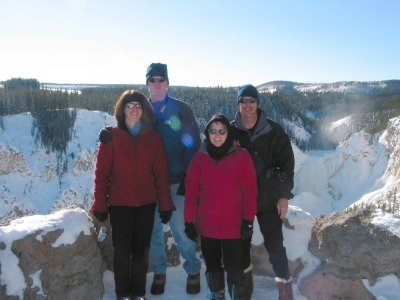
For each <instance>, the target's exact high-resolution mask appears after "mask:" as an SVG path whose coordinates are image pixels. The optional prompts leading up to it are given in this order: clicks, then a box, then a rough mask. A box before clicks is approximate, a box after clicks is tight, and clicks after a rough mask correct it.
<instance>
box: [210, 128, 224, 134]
mask: <svg viewBox="0 0 400 300" xmlns="http://www.w3.org/2000/svg"><path fill="white" fill-rule="evenodd" d="M217 132H218V133H219V134H220V135H225V134H226V130H225V129H218V130H217V129H215V128H211V129H208V133H209V134H216V133H217Z"/></svg>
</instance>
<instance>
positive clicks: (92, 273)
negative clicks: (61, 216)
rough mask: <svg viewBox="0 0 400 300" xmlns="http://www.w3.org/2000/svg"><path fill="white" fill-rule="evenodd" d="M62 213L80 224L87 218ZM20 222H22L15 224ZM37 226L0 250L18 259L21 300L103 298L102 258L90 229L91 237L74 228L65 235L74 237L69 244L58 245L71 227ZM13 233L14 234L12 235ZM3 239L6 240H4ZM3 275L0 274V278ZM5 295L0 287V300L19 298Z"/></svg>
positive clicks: (45, 224) (76, 213) (72, 212)
mask: <svg viewBox="0 0 400 300" xmlns="http://www.w3.org/2000/svg"><path fill="white" fill-rule="evenodd" d="M65 211H67V212H69V215H68V217H69V218H73V217H74V216H75V215H77V216H79V217H80V219H79V220H82V219H84V218H85V216H86V214H85V213H84V212H83V211H82V210H76V209H75V210H71V211H69V210H65ZM52 220H53V219H52ZM23 222H24V221H23V220H21V221H19V223H17V224H22V223H23ZM39 224H40V225H38V226H37V228H38V229H37V228H34V229H33V230H32V231H30V232H28V234H26V235H24V236H23V237H22V236H21V237H20V238H17V239H15V240H14V241H10V244H9V245H6V246H7V247H8V248H5V247H1V249H0V251H10V253H12V254H14V255H15V258H16V259H17V264H18V265H17V266H16V267H17V268H19V269H20V271H21V278H23V280H22V284H23V286H22V287H21V288H22V289H23V290H22V292H21V293H23V299H24V300H31V299H32V300H33V299H34V300H38V299H55V300H58V299H59V300H64V299H74V300H79V299H82V300H83V299H101V298H102V297H103V294H104V287H103V277H102V274H103V273H102V257H101V253H100V250H99V247H98V245H97V242H96V239H95V234H94V232H93V229H92V228H91V233H92V234H90V231H89V230H86V229H82V230H81V231H80V230H79V229H80V228H73V229H71V232H69V233H67V235H68V236H72V235H73V236H74V239H73V240H72V242H71V243H61V244H60V245H57V244H55V242H56V241H57V239H58V238H59V237H60V236H61V235H62V234H63V233H64V231H67V230H69V228H70V227H65V228H60V227H57V226H55V225H53V226H51V225H49V224H51V223H47V222H43V224H41V223H40V222H39ZM53 224H55V222H54V221H53ZM89 225H90V223H89V221H87V226H88V227H87V229H89V228H90V226H89ZM41 226H43V227H41ZM46 226H47V227H46ZM42 228H46V229H42ZM10 231H12V230H10ZM3 232H6V231H3ZM7 232H9V231H7ZM16 232H17V230H14V233H11V235H15V234H16ZM85 232H86V234H85ZM88 233H89V234H88ZM2 238H3V239H5V240H7V237H6V236H2ZM3 248H4V249H3ZM2 271H3V270H2ZM4 275H5V274H4V272H2V276H4ZM9 275H10V274H8V276H9ZM14 275H15V274H14ZM14 275H12V276H14ZM16 278H20V277H16ZM17 280H20V279H17ZM2 282H3V280H2ZM24 286H25V287H24ZM6 292H7V290H6V288H5V286H1V287H0V299H18V298H19V297H18V296H15V295H12V296H9V295H7V293H6Z"/></svg>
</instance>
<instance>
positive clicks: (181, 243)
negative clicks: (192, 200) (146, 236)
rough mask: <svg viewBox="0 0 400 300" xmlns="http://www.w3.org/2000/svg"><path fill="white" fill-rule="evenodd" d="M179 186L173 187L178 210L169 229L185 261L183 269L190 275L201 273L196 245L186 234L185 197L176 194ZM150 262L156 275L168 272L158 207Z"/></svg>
mask: <svg viewBox="0 0 400 300" xmlns="http://www.w3.org/2000/svg"><path fill="white" fill-rule="evenodd" d="M178 186H179V184H172V185H171V197H172V201H173V202H174V204H175V207H176V210H175V211H174V212H173V213H172V217H171V220H170V221H169V227H170V228H171V232H172V236H173V237H174V239H175V243H176V246H177V247H178V250H179V252H180V253H181V256H182V257H183V259H184V260H185V262H184V263H183V268H184V270H185V271H186V273H188V275H194V274H197V273H199V272H200V268H201V262H200V259H199V258H198V257H197V255H196V243H195V242H193V241H192V240H190V239H188V238H187V236H186V234H185V231H184V230H185V222H184V218H183V217H184V208H185V197H183V196H179V195H177V194H176V191H177V189H178ZM149 262H150V265H151V267H152V269H153V271H154V273H155V274H165V273H166V271H167V253H166V250H165V243H164V226H163V224H162V223H161V220H160V216H159V214H158V207H157V209H156V211H155V216H154V226H153V232H152V234H151V242H150V252H149Z"/></svg>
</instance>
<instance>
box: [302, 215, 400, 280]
mask: <svg viewBox="0 0 400 300" xmlns="http://www.w3.org/2000/svg"><path fill="white" fill-rule="evenodd" d="M371 219H372V212H371V211H369V210H356V211H354V212H334V213H331V214H329V215H327V216H320V217H317V218H316V220H315V223H314V225H313V227H312V230H311V239H310V244H309V250H310V252H311V253H313V254H314V255H315V256H317V257H319V258H320V259H321V260H322V261H323V262H324V263H325V264H326V266H325V268H326V270H327V271H328V272H329V273H330V274H334V275H336V276H337V277H339V278H343V279H345V278H349V279H369V280H371V281H374V280H376V278H377V277H382V276H385V275H388V274H391V273H394V274H396V275H397V276H398V277H399V276H400V239H399V238H398V237H397V236H396V235H395V234H393V233H391V232H389V231H387V230H384V229H381V228H379V227H376V226H375V225H373V224H371Z"/></svg>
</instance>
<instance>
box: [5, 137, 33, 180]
mask: <svg viewBox="0 0 400 300" xmlns="http://www.w3.org/2000/svg"><path fill="white" fill-rule="evenodd" d="M0 157H1V160H0V176H1V175H9V174H10V173H11V172H26V171H27V170H28V169H27V164H26V160H25V158H24V156H23V155H22V154H21V153H20V152H18V151H17V150H15V149H12V148H9V147H6V146H5V145H2V144H0Z"/></svg>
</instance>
